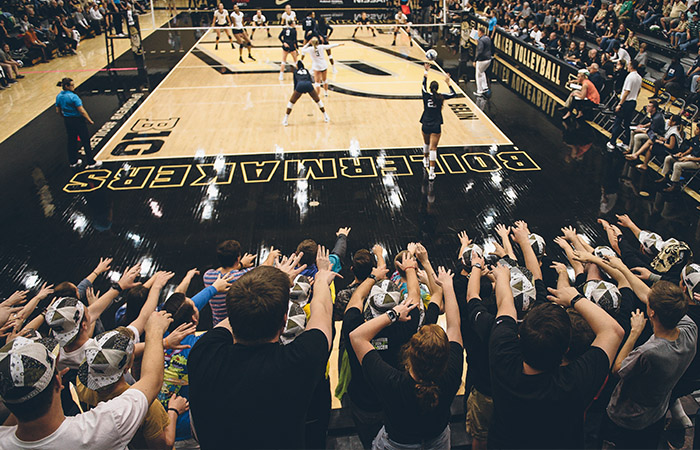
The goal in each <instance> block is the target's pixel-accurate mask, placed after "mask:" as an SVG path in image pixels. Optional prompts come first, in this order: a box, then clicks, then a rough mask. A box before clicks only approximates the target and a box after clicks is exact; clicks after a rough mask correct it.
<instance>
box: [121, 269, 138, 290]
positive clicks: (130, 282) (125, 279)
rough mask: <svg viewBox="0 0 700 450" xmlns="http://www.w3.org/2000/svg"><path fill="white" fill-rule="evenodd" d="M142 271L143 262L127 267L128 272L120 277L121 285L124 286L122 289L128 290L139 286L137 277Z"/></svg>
mask: <svg viewBox="0 0 700 450" xmlns="http://www.w3.org/2000/svg"><path fill="white" fill-rule="evenodd" d="M140 273H141V263H138V264H136V265H134V266H132V267H130V268H128V269H126V272H124V274H123V275H122V277H121V278H120V279H119V281H118V283H119V287H121V288H122V290H127V289H131V288H132V287H134V286H138V285H139V284H140V283H137V282H136V277H138V276H139V274H140Z"/></svg>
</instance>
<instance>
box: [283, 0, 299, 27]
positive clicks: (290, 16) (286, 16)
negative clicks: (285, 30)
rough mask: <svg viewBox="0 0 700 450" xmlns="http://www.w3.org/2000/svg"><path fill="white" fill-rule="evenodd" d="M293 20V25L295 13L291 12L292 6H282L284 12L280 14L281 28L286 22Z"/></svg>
mask: <svg viewBox="0 0 700 450" xmlns="http://www.w3.org/2000/svg"><path fill="white" fill-rule="evenodd" d="M290 20H293V21H294V22H295V23H296V21H297V13H295V12H294V11H292V6H291V5H290V4H289V3H288V4H286V5H285V6H284V12H283V13H282V20H281V23H282V26H285V25H287V22H289V21H290Z"/></svg>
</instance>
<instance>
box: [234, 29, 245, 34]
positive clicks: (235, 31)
mask: <svg viewBox="0 0 700 450" xmlns="http://www.w3.org/2000/svg"><path fill="white" fill-rule="evenodd" d="M241 33H243V28H234V29H233V34H241Z"/></svg>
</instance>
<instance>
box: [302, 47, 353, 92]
mask: <svg viewBox="0 0 700 450" xmlns="http://www.w3.org/2000/svg"><path fill="white" fill-rule="evenodd" d="M341 45H343V44H342V43H341V44H320V43H319V41H318V38H315V37H314V38H312V39H311V40H310V41H309V42H308V43H307V44H306V45H305V46H304V47H303V48H302V49H301V59H304V55H309V56H311V71H312V72H313V73H314V81H315V84H316V90H317V92H319V93H320V92H321V86H323V90H324V91H325V94H326V97H328V81H327V80H326V76H327V75H328V63H327V62H326V57H325V55H324V54H325V53H326V50H328V49H331V48H333V47H338V46H341Z"/></svg>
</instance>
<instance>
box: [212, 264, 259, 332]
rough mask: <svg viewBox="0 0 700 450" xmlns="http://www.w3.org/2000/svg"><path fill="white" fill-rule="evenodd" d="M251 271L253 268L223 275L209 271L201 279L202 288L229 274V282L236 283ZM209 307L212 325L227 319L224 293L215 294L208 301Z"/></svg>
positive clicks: (234, 270) (216, 271)
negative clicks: (230, 278)
mask: <svg viewBox="0 0 700 450" xmlns="http://www.w3.org/2000/svg"><path fill="white" fill-rule="evenodd" d="M251 270H253V268H252V267H251V268H248V269H241V270H237V269H233V270H232V271H230V272H228V273H223V272H221V271H219V270H215V269H209V270H207V271H206V272H204V275H203V276H202V278H203V279H204V286H206V287H209V286H211V285H212V284H214V282H215V281H216V279H217V278H219V277H223V276H224V275H227V274H231V275H233V280H231V282H234V281H236V280H237V279H239V278H240V277H242V276H243V275H245V274H246V273H248V272H250V271H251ZM209 305H210V306H211V315H212V318H213V321H214V325H216V324H217V323H219V322H221V321H222V320H224V319H225V318H226V317H228V313H227V311H226V293H225V292H223V293H221V294H216V295H215V296H213V297H212V298H211V300H209Z"/></svg>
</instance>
